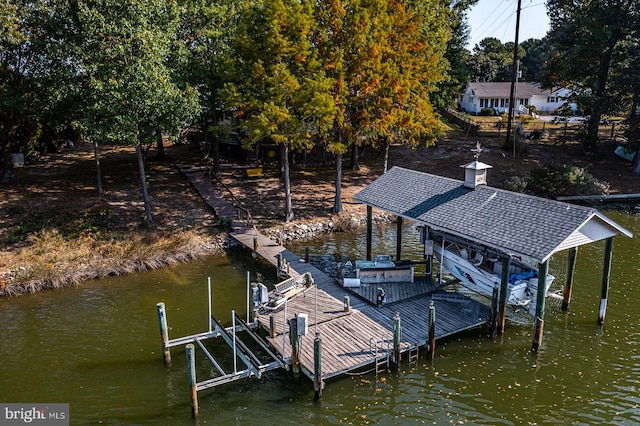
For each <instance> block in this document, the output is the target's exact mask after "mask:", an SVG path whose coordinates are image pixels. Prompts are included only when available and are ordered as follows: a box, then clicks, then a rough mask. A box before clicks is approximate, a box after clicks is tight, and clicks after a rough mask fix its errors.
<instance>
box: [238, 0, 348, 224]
mask: <svg viewBox="0 0 640 426" xmlns="http://www.w3.org/2000/svg"><path fill="white" fill-rule="evenodd" d="M314 26H315V24H314V21H313V2H309V1H302V2H300V1H297V0H274V1H264V2H262V1H255V2H251V3H246V4H244V8H243V10H242V11H241V13H240V17H239V22H238V28H237V34H236V39H235V43H234V55H233V58H234V63H233V66H234V68H235V70H236V71H237V74H236V75H235V76H234V81H233V83H230V84H228V85H227V87H226V100H227V101H228V104H229V105H230V106H233V107H235V108H237V115H238V116H240V117H241V118H242V126H243V128H244V130H245V131H246V133H247V134H248V135H249V138H248V142H247V146H250V145H252V144H254V143H256V142H258V141H259V140H261V139H264V138H269V139H271V140H272V141H274V142H275V143H277V144H278V145H279V147H280V152H281V164H282V171H283V173H282V178H283V181H284V196H285V215H284V216H285V217H284V220H285V222H289V221H291V220H292V219H293V217H294V213H293V207H292V203H291V183H290V172H289V152H290V151H291V150H297V149H300V150H308V149H310V148H311V147H312V146H313V143H314V139H315V138H316V137H321V136H322V135H323V134H324V133H326V132H327V131H328V130H329V128H330V126H331V123H332V121H333V117H334V115H335V105H334V103H333V99H332V98H331V97H330V96H329V88H330V84H329V80H328V79H327V78H326V76H325V75H324V73H323V71H322V69H321V67H320V62H319V61H318V60H317V57H316V52H314V50H313V49H312V45H311V42H310V34H311V30H312V28H314Z"/></svg>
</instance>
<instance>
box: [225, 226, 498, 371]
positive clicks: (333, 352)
mask: <svg viewBox="0 0 640 426" xmlns="http://www.w3.org/2000/svg"><path fill="white" fill-rule="evenodd" d="M230 235H231V237H233V238H234V239H235V240H237V241H238V242H239V243H240V244H242V245H243V246H244V247H246V248H248V249H250V250H252V251H253V250H254V246H255V247H256V250H255V252H256V254H257V255H259V256H260V257H262V258H263V259H265V260H266V261H268V262H270V263H271V264H273V265H274V266H277V265H278V255H281V256H282V259H283V260H284V261H285V262H286V264H287V268H288V272H289V274H290V276H291V277H295V278H297V279H301V278H302V276H303V275H304V274H305V273H307V272H309V273H311V276H312V277H313V280H314V284H315V286H312V287H311V288H308V289H306V290H305V291H304V292H302V293H300V294H298V295H297V296H295V297H293V298H292V299H290V300H288V301H287V306H286V318H285V317H284V315H285V308H280V309H278V310H277V311H274V312H271V313H270V314H269V315H260V316H259V318H258V322H259V324H260V326H261V327H262V328H264V329H265V330H269V329H270V323H271V321H275V330H276V331H277V332H276V334H275V336H274V337H267V340H268V342H269V343H270V345H271V347H272V348H273V350H274V351H276V352H277V353H278V354H279V355H280V356H281V357H282V358H283V359H288V358H290V357H291V355H292V353H291V345H290V344H289V340H288V337H287V336H285V337H284V338H283V330H284V329H286V327H285V326H284V324H285V321H288V320H290V319H292V318H294V317H295V315H296V314H300V313H303V314H307V315H308V322H309V324H308V328H309V333H308V335H307V336H305V337H304V338H303V339H302V340H301V343H300V367H301V372H303V373H304V374H305V375H306V376H308V377H309V378H310V379H313V378H314V347H313V335H314V334H315V333H316V332H317V333H319V336H320V337H321V338H322V344H323V351H322V378H323V379H329V378H332V377H336V376H340V375H343V374H346V373H349V372H352V371H354V370H358V369H362V368H364V367H367V366H371V365H374V364H375V363H376V361H377V360H378V359H379V358H380V357H381V356H383V354H386V353H388V352H389V347H390V345H391V340H392V338H393V335H394V331H393V318H394V316H396V315H398V316H399V317H400V320H401V329H402V332H401V340H400V345H399V347H400V352H401V354H402V353H406V352H409V351H414V350H416V349H417V348H419V347H422V346H425V345H426V344H427V342H428V339H429V333H428V331H429V330H428V318H429V305H430V302H431V301H433V303H434V305H435V308H436V312H437V319H436V322H435V338H436V340H437V339H442V338H444V337H447V336H451V335H454V334H456V333H460V332H462V331H465V330H468V329H472V328H477V327H479V326H482V325H484V324H485V323H486V322H487V321H488V319H489V316H490V309H489V307H487V306H485V305H483V304H482V303H480V302H477V301H475V300H472V299H470V298H468V297H465V296H462V295H459V294H456V293H447V292H440V291H438V290H437V289H436V287H435V286H434V285H433V284H432V283H431V280H430V278H429V277H419V279H417V280H416V282H414V283H386V284H384V285H383V286H384V287H385V289H386V290H385V291H386V293H387V294H388V295H392V294H398V295H399V296H400V295H402V293H403V291H402V290H400V289H401V288H402V287H404V288H405V289H406V288H407V287H409V288H410V290H405V291H404V293H406V294H405V296H404V297H397V298H394V300H393V301H391V300H390V301H388V302H387V303H384V304H383V305H382V306H380V307H378V306H376V305H375V304H372V303H371V300H367V299H366V298H365V297H363V296H362V295H358V294H356V291H353V289H350V288H343V287H342V286H341V285H340V284H339V283H338V282H337V281H336V280H335V279H334V278H332V277H331V276H329V275H328V274H326V273H324V272H323V271H320V270H319V269H318V268H316V267H315V266H313V265H312V264H310V263H305V262H303V261H301V258H300V257H299V256H298V255H296V254H294V253H292V252H290V251H289V250H287V249H286V248H285V247H283V246H282V245H280V244H278V242H276V241H275V240H272V239H270V238H268V237H266V236H264V235H262V234H260V233H259V232H257V231H256V230H243V231H238V232H234V233H231V234H230ZM372 287H378V285H375V286H372ZM360 291H362V288H361V289H360ZM345 296H348V297H349V301H350V309H349V311H345V308H344V305H345ZM396 299H397V300H396ZM270 317H273V318H274V320H271V318H270ZM287 332H288V330H287Z"/></svg>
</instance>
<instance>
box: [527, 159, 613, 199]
mask: <svg viewBox="0 0 640 426" xmlns="http://www.w3.org/2000/svg"><path fill="white" fill-rule="evenodd" d="M527 189H528V190H529V191H531V192H533V193H534V194H536V195H540V196H544V197H548V198H556V197H558V196H559V195H602V194H607V193H608V192H609V184H608V183H606V182H601V181H598V180H597V179H596V178H594V177H593V176H592V175H590V174H589V173H588V172H587V170H586V169H584V168H581V167H576V166H573V165H571V164H553V165H549V166H544V167H540V168H537V169H534V170H533V171H531V178H530V180H529V182H528V184H527Z"/></svg>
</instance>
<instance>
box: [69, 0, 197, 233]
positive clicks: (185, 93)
mask: <svg viewBox="0 0 640 426" xmlns="http://www.w3.org/2000/svg"><path fill="white" fill-rule="evenodd" d="M77 5H78V14H77V20H78V26H79V29H80V31H81V40H82V41H81V47H82V56H81V59H82V61H81V64H82V66H81V69H82V71H83V73H84V77H85V80H84V81H85V84H84V86H83V95H84V97H85V100H86V104H85V109H84V110H85V114H86V116H85V126H86V129H87V131H88V132H89V133H90V135H91V136H92V137H93V138H96V140H111V141H117V142H120V143H125V144H130V145H132V146H135V147H136V153H137V157H138V167H139V172H140V180H141V186H142V193H143V198H144V204H145V216H146V221H147V224H148V225H151V224H152V216H151V204H150V200H149V196H148V189H147V183H146V179H145V171H144V160H143V155H142V147H143V146H145V145H146V144H151V143H154V142H155V141H156V140H157V137H158V136H159V134H160V133H174V134H175V133H176V132H177V131H178V129H179V128H180V127H181V126H182V125H184V123H185V122H187V121H189V120H191V119H192V117H194V116H195V115H196V114H197V113H198V112H199V105H198V102H197V100H198V97H197V92H196V91H195V90H194V89H193V88H191V87H189V86H186V85H179V84H178V83H177V81H178V80H177V79H176V78H175V75H174V70H175V68H174V67H173V66H172V62H171V61H174V60H175V56H174V55H175V47H176V45H177V42H176V34H177V30H178V24H179V22H180V8H179V5H178V4H177V2H175V1H172V0H157V1H144V0H128V1H124V2H123V1H119V0H94V1H82V0H81V1H78V3H77Z"/></svg>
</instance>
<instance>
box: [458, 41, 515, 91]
mask: <svg viewBox="0 0 640 426" xmlns="http://www.w3.org/2000/svg"><path fill="white" fill-rule="evenodd" d="M520 49H521V48H520ZM518 56H519V57H523V56H524V50H522V49H521V50H520V52H519V54H518ZM469 60H470V63H469V68H470V69H471V80H472V81H478V82H491V81H511V65H512V63H513V43H505V44H502V42H501V41H500V40H498V39H497V38H494V37H487V38H485V39H483V40H481V41H480V43H478V44H476V46H475V47H474V48H473V54H472V55H471V57H470V58H469Z"/></svg>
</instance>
